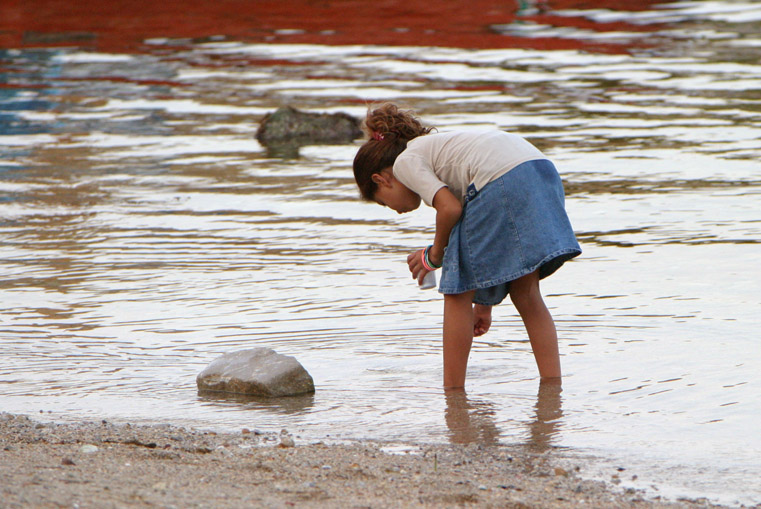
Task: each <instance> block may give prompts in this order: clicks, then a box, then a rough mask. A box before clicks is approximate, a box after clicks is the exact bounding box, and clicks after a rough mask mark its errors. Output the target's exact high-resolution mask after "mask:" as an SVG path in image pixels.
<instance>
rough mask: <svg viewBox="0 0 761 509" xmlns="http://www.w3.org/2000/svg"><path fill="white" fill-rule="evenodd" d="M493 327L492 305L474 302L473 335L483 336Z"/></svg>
mask: <svg viewBox="0 0 761 509" xmlns="http://www.w3.org/2000/svg"><path fill="white" fill-rule="evenodd" d="M489 327H491V306H484V305H482V304H473V336H476V337H478V336H483V335H484V334H486V333H487V332H489Z"/></svg>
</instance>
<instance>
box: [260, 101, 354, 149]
mask: <svg viewBox="0 0 761 509" xmlns="http://www.w3.org/2000/svg"><path fill="white" fill-rule="evenodd" d="M360 136H362V130H361V129H360V120H359V119H358V118H355V117H352V116H351V115H347V114H346V113H333V114H328V113H306V112H303V111H299V110H297V109H296V108H292V107H290V106H285V107H283V108H278V109H277V111H275V112H274V113H270V114H268V115H266V116H265V117H264V118H263V119H262V122H261V124H260V126H259V129H258V130H257V131H256V139H257V140H259V142H260V143H261V144H262V145H283V144H298V145H309V144H315V143H323V144H339V143H351V141H352V140H355V139H357V138H359V137H360Z"/></svg>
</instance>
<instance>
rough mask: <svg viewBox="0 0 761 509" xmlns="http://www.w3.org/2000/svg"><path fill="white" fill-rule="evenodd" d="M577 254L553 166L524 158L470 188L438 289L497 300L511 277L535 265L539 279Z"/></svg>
mask: <svg viewBox="0 0 761 509" xmlns="http://www.w3.org/2000/svg"><path fill="white" fill-rule="evenodd" d="M579 254H581V248H580V247H579V243H578V241H577V240H576V236H575V235H574V233H573V228H572V227H571V223H570V221H569V220H568V215H567V214H566V212H565V195H564V193H563V183H562V181H561V180H560V175H558V172H557V170H556V169H555V165H554V164H552V162H551V161H548V160H546V159H537V160H534V161H528V162H525V163H523V164H520V165H519V166H516V167H515V168H513V169H512V170H510V171H509V172H507V173H506V174H504V175H503V176H501V177H500V178H498V179H497V180H494V181H492V182H489V183H488V184H487V185H485V186H484V187H483V189H480V190H477V189H475V186H473V185H471V186H470V188H468V196H467V197H466V200H465V205H464V207H463V212H462V216H461V217H460V220H459V221H458V222H457V224H456V225H455V227H454V228H453V229H452V233H451V234H450V236H449V245H448V246H447V249H446V251H445V253H444V261H443V267H442V272H441V281H440V285H439V292H440V293H443V294H457V293H463V292H467V291H470V290H475V291H476V292H475V296H474V297H473V302H475V303H476V304H486V305H495V304H499V303H500V302H502V301H503V300H504V299H505V297H506V296H507V294H508V293H509V291H510V281H513V280H515V279H518V278H519V277H522V276H525V275H526V274H530V273H532V272H534V271H535V270H537V269H538V270H539V278H540V279H543V278H545V277H547V276H549V275H550V274H552V273H553V272H555V271H556V270H558V269H559V268H560V266H561V265H563V263H565V262H566V260H570V259H571V258H573V257H575V256H578V255H579Z"/></svg>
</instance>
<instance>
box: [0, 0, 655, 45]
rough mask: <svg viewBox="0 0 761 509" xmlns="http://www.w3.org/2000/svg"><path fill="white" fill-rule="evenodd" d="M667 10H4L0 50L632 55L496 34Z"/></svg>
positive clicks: (425, 3)
mask: <svg viewBox="0 0 761 509" xmlns="http://www.w3.org/2000/svg"><path fill="white" fill-rule="evenodd" d="M661 3H663V2H662V0H637V1H636V2H633V1H631V0H628V1H625V0H597V1H584V0H513V1H505V0H469V1H467V2H462V1H461V2H454V1H447V2H436V1H431V0H375V1H367V0H333V1H330V0H323V1H315V0H213V1H209V0H183V1H177V0H160V1H156V0H151V1H148V0H123V1H119V2H116V1H103V0H76V1H64V0H53V1H51V0H2V2H0V47H4V48H19V47H34V46H45V47H48V46H78V47H83V48H87V49H94V50H98V51H105V52H116V53H125V52H127V53H129V52H139V51H142V50H145V49H146V47H145V45H144V41H145V40H147V39H154V38H169V39H185V38H189V39H204V38H208V37H213V36H224V37H226V38H228V39H233V40H238V41H245V42H272V43H315V44H329V45H343V44H380V45H392V46H393V45H405V46H406V45H412V46H448V47H460V48H512V47H521V48H536V49H586V50H590V51H598V52H606V53H609V52H622V51H626V49H627V48H626V45H624V44H616V43H602V42H595V41H592V40H586V41H585V40H576V39H570V38H557V37H537V38H530V37H521V36H514V35H504V34H501V33H499V32H498V31H497V30H494V29H493V27H494V26H497V25H507V24H509V23H513V22H515V21H530V22H535V23H538V24H547V25H553V26H558V27H572V28H582V29H586V30H593V31H598V32H605V31H627V32H643V31H650V30H653V29H654V27H653V26H652V25H650V26H647V25H641V24H637V25H634V24H631V23H626V22H615V23H595V22H594V21H592V20H589V19H587V18H584V17H582V16H558V15H556V14H553V12H554V11H557V10H562V9H610V10H617V11H621V10H623V11H644V10H650V9H652V8H653V6H654V5H656V4H661Z"/></svg>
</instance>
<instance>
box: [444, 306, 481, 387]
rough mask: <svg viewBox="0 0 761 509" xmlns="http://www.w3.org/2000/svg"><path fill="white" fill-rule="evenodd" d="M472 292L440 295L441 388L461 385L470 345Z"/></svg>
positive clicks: (463, 380)
mask: <svg viewBox="0 0 761 509" xmlns="http://www.w3.org/2000/svg"><path fill="white" fill-rule="evenodd" d="M473 293H474V292H465V293H458V294H453V295H444V388H445V389H457V388H461V387H463V386H464V385H465V372H466V371H467V369H468V356H469V355H470V347H471V345H472V344H473Z"/></svg>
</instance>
